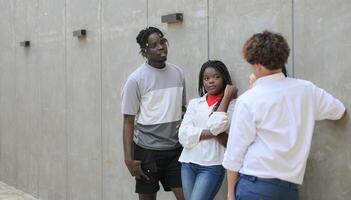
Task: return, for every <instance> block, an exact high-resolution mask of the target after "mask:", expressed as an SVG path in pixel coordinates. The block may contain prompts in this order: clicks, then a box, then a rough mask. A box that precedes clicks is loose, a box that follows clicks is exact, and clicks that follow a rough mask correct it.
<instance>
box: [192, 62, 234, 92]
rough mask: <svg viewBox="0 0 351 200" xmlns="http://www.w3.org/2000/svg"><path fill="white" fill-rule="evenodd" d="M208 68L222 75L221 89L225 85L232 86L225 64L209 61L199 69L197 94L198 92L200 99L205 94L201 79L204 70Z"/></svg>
mask: <svg viewBox="0 0 351 200" xmlns="http://www.w3.org/2000/svg"><path fill="white" fill-rule="evenodd" d="M208 67H211V68H213V69H215V70H217V71H218V72H219V73H221V74H222V75H223V81H224V84H223V87H224V88H225V86H226V85H227V84H230V85H231V84H232V79H231V78H230V74H229V71H228V69H227V67H226V66H225V64H224V63H223V62H221V61H219V60H209V61H207V62H205V63H204V64H203V65H202V67H201V69H200V73H199V88H198V92H199V96H200V97H202V96H204V95H205V94H206V93H207V91H206V90H205V87H204V83H203V78H204V73H205V70H206V69H207V68H208Z"/></svg>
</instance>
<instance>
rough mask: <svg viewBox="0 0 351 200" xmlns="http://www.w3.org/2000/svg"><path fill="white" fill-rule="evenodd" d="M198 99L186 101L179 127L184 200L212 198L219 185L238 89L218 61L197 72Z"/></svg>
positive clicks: (205, 64) (208, 63) (206, 64)
mask: <svg viewBox="0 0 351 200" xmlns="http://www.w3.org/2000/svg"><path fill="white" fill-rule="evenodd" d="M198 92H199V96H200V97H199V98H195V99H192V100H191V101H190V102H189V105H188V108H187V112H186V113H185V115H184V119H183V121H182V124H181V126H180V128H179V142H180V143H181V144H182V145H183V147H184V149H183V151H182V154H181V156H180V157H179V161H180V162H181V163H182V168H181V175H182V184H183V192H184V196H185V199H186V200H199V199H201V200H206V199H213V198H214V197H215V196H216V194H217V192H218V190H219V188H220V187H221V185H222V182H223V178H224V173H225V170H224V168H223V167H222V160H223V154H224V152H225V146H226V142H227V138H228V135H227V133H226V131H227V130H228V128H229V123H230V121H231V115H232V112H233V110H234V100H233V99H234V98H236V95H237V89H236V87H235V86H233V85H232V81H231V78H230V75H229V72H228V69H227V67H226V66H225V65H224V63H222V62H221V61H217V60H213V61H211V60H210V61H207V62H205V63H204V64H203V65H202V67H201V70H200V73H199V88H198Z"/></svg>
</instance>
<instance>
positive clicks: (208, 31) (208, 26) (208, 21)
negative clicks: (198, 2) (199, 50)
mask: <svg viewBox="0 0 351 200" xmlns="http://www.w3.org/2000/svg"><path fill="white" fill-rule="evenodd" d="M209 59H210V0H207V60H209Z"/></svg>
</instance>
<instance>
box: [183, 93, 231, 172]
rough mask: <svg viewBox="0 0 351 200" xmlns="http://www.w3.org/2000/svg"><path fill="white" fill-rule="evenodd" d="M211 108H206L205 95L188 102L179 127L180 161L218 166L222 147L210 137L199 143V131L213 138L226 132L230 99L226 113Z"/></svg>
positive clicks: (220, 160) (221, 158)
mask: <svg viewBox="0 0 351 200" xmlns="http://www.w3.org/2000/svg"><path fill="white" fill-rule="evenodd" d="M213 107H214V105H212V106H208V104H207V102H206V95H204V96H203V97H201V98H196V99H192V100H191V101H190V102H189V105H188V107H187V111H186V113H185V115H184V119H183V121H182V124H181V125H180V128H179V142H180V143H181V144H182V145H183V147H184V148H183V151H182V154H181V155H180V157H179V161H180V162H184V163H194V164H198V165H203V166H211V165H221V164H222V161H223V154H224V151H225V147H223V146H222V145H221V144H219V143H218V142H217V141H216V140H215V139H214V138H213V139H207V140H200V136H201V132H202V131H203V130H205V129H207V130H210V132H211V133H212V134H213V135H218V134H220V133H222V132H226V131H227V130H228V129H229V124H230V121H231V116H232V113H233V110H234V100H233V101H231V102H230V104H229V107H228V110H227V112H213V113H212V115H211V116H210V114H211V112H212V110H213Z"/></svg>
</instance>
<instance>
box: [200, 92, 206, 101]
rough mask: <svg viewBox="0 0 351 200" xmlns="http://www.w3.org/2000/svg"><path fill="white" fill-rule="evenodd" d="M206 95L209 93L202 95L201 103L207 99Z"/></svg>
mask: <svg viewBox="0 0 351 200" xmlns="http://www.w3.org/2000/svg"><path fill="white" fill-rule="evenodd" d="M206 96H207V93H206V94H204V96H202V97H201V98H200V101H199V102H200V103H201V102H203V101H206Z"/></svg>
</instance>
